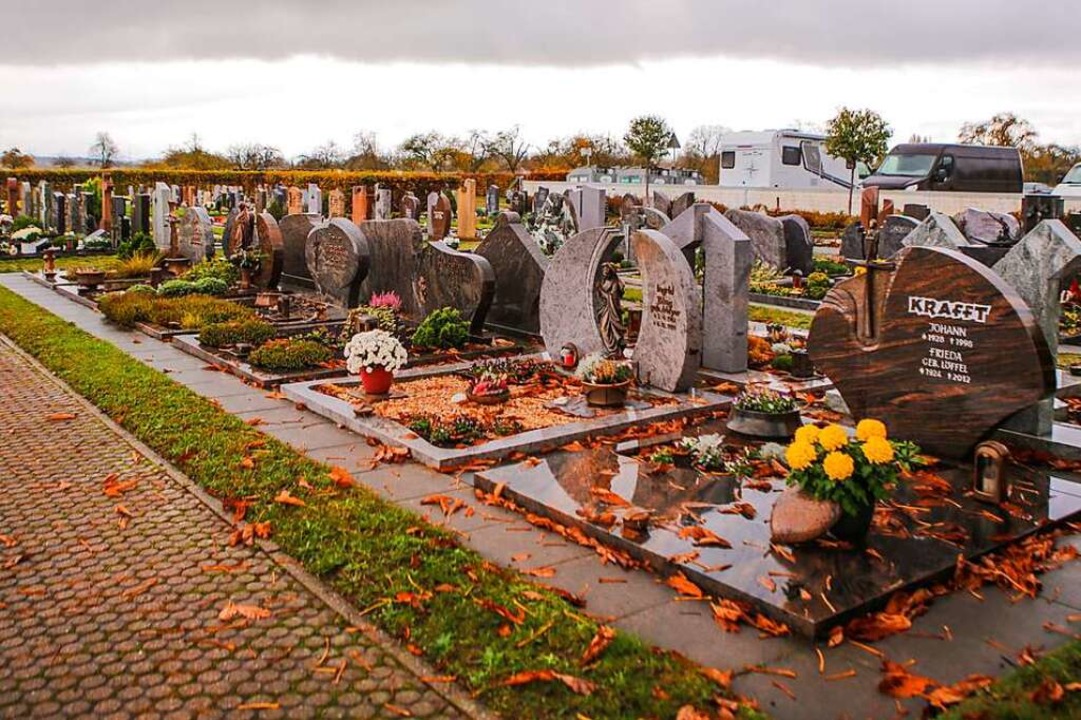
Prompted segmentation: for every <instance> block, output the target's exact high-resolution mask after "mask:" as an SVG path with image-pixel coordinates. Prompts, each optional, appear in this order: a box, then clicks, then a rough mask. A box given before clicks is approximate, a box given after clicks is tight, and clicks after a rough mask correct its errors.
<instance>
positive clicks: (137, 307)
mask: <svg viewBox="0 0 1081 720" xmlns="http://www.w3.org/2000/svg"><path fill="white" fill-rule="evenodd" d="M135 287H140V286H138V285H136V286H135ZM141 287H147V286H145V285H143V286H141ZM151 293H154V290H153V288H151ZM155 297H156V294H147V293H146V292H136V293H133V292H132V291H131V290H128V292H117V293H109V294H107V295H104V296H102V297H101V298H99V299H98V310H100V311H101V314H102V315H104V316H105V317H106V318H107V319H109V320H111V321H113V322H114V323H116V324H117V325H119V326H120V327H125V328H130V327H134V325H135V323H138V322H146V321H148V320H149V319H150V312H151V309H152V308H153V306H154V298H155Z"/></svg>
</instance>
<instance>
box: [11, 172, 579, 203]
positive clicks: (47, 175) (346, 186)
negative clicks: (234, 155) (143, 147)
mask: <svg viewBox="0 0 1081 720" xmlns="http://www.w3.org/2000/svg"><path fill="white" fill-rule="evenodd" d="M107 172H108V173H109V174H110V175H112V179H113V184H114V186H115V187H116V191H117V192H123V193H126V192H127V186H128V185H134V186H136V187H138V186H139V185H145V186H147V187H152V186H153V185H154V183H155V182H158V181H161V182H164V183H169V184H170V185H180V186H181V187H183V186H185V185H195V186H199V187H208V186H211V185H240V186H243V187H245V188H248V189H249V190H252V189H254V188H255V187H256V186H258V185H267V186H270V185H274V184H277V183H282V184H284V185H296V186H299V187H304V186H306V185H307V184H308V183H315V184H317V185H319V187H320V188H322V189H323V191H324V192H327V191H329V190H333V189H334V188H339V189H341V190H343V191H345V192H346V193H348V192H349V191H350V189H351V188H352V187H353V186H354V185H374V184H375V183H381V184H383V185H384V186H387V187H390V188H392V189H393V190H394V191H395V194H397V193H400V192H404V191H406V190H411V191H413V193H415V194H416V196H417V197H419V198H424V197H425V196H427V194H428V193H429V192H431V191H432V190H437V191H438V190H440V189H442V188H443V187H444V186H446V185H449V186H450V187H459V186H460V185H461V183H462V181H463V180H466V179H467V178H473V179H474V180H476V182H477V194H478V195H481V196H483V195H484V193H485V192H486V189H487V187H488V186H489V185H497V186H498V187H499V189H500V192H501V193H502V191H504V190H506V188H507V187H508V186H509V185H510V184H511V182H513V181H514V178H515V175H514V174H513V173H507V172H502V173H430V172H404V171H378V172H374V171H364V172H357V171H349V170H258V171H244V170H168V169H160V168H159V169H151V168H112V169H110V170H108V171H107ZM567 172H568V171H566V170H545V171H541V172H534V173H529V174H526V178H527V179H529V180H547V181H559V180H566V179H567ZM0 174H3V176H4V177H17V178H18V179H19V180H27V181H29V182H30V183H32V184H37V183H38V182H39V181H41V180H45V181H47V182H50V183H54V184H58V185H60V186H61V187H63V186H65V185H75V184H77V183H81V182H85V181H87V180H89V179H91V178H97V177H101V175H102V171H101V170H99V169H97V168H19V169H4V168H0Z"/></svg>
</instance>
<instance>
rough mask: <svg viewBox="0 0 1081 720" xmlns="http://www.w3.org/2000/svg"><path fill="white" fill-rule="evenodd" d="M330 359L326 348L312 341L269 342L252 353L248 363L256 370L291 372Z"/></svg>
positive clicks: (285, 340) (288, 339)
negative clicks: (256, 368)
mask: <svg viewBox="0 0 1081 720" xmlns="http://www.w3.org/2000/svg"><path fill="white" fill-rule="evenodd" d="M330 358H331V352H330V349H329V348H328V347H326V346H325V345H322V344H320V343H317V342H314V341H312V340H294V339H290V338H282V339H280V340H270V341H268V342H266V343H264V344H263V345H261V346H260V347H258V348H256V349H255V350H253V351H252V353H251V355H249V356H248V362H250V363H251V364H252V365H253V366H255V367H258V368H263V369H266V370H275V371H277V372H291V371H295V370H307V369H308V368H313V367H316V366H318V365H319V364H320V363H325V362H327V361H328V360H330Z"/></svg>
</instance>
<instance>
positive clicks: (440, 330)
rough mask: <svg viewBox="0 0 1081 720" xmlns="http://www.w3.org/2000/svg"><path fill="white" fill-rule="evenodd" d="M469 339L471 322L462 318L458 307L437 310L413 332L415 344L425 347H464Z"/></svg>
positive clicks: (445, 348)
mask: <svg viewBox="0 0 1081 720" xmlns="http://www.w3.org/2000/svg"><path fill="white" fill-rule="evenodd" d="M468 340H469V323H467V322H466V321H465V320H464V319H462V314H461V313H460V312H458V310H457V309H456V308H449V307H445V308H442V309H439V310H436V311H435V312H433V313H432V314H431V315H429V316H428V317H426V318H424V322H422V323H421V324H420V326H418V327H417V331H416V332H415V333H413V345H414V346H415V347H424V348H442V349H444V350H447V349H450V348H461V347H464V346H465V344H466V342H467V341H468Z"/></svg>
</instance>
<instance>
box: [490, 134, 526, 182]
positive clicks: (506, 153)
mask: <svg viewBox="0 0 1081 720" xmlns="http://www.w3.org/2000/svg"><path fill="white" fill-rule="evenodd" d="M488 154H489V155H491V156H493V157H496V158H499V159H500V160H502V161H503V164H505V165H506V166H507V170H509V171H510V172H512V173H513V172H518V166H519V165H521V164H522V161H523V160H525V159H526V157H527V156H528V155H529V144H528V143H527V142H526V141H525V140H523V139H522V138H521V137H520V129H519V127H518V126H517V125H515V126H514V127H512V128H511V129H510V130H502V131H500V132H497V133H496V134H495V137H493V138H492V139H491V140H490V141H489V143H488Z"/></svg>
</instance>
